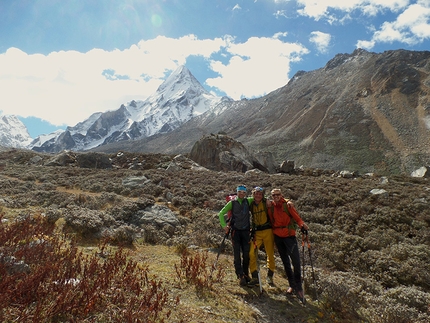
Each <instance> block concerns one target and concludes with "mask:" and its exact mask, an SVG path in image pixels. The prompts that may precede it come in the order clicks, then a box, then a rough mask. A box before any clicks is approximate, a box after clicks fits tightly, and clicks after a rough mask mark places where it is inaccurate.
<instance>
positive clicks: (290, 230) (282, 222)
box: [267, 197, 304, 238]
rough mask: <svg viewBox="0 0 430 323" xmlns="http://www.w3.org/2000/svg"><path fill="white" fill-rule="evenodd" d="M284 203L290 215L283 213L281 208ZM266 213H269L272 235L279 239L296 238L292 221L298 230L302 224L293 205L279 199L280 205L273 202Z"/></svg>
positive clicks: (283, 199)
mask: <svg viewBox="0 0 430 323" xmlns="http://www.w3.org/2000/svg"><path fill="white" fill-rule="evenodd" d="M284 203H285V204H286V207H287V210H288V212H289V214H290V215H288V214H287V213H285V211H284V206H283V204H284ZM267 211H268V212H269V216H270V220H271V222H272V229H273V234H275V235H277V236H278V237H281V238H286V237H295V236H296V230H295V226H294V221H296V223H297V225H298V226H299V228H301V227H302V225H303V223H304V221H303V220H302V219H301V218H300V216H299V214H298V213H297V210H296V209H295V207H294V204H293V203H292V202H291V201H288V200H286V199H285V198H283V197H282V198H281V199H280V203H278V204H275V202H273V206H272V207H269V208H268V210H267ZM293 219H294V220H293Z"/></svg>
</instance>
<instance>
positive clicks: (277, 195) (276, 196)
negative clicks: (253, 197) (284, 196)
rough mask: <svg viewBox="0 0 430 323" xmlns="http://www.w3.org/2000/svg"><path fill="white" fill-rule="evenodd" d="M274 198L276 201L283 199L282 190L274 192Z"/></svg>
mask: <svg viewBox="0 0 430 323" xmlns="http://www.w3.org/2000/svg"><path fill="white" fill-rule="evenodd" d="M272 198H273V201H275V203H276V202H279V200H280V199H281V193H280V192H276V193H273V194H272Z"/></svg>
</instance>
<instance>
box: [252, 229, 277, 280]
mask: <svg viewBox="0 0 430 323" xmlns="http://www.w3.org/2000/svg"><path fill="white" fill-rule="evenodd" d="M262 244H263V245H264V250H266V256H267V268H269V269H270V270H271V271H273V272H275V239H274V237H273V232H272V229H266V230H261V231H255V235H254V241H252V240H251V248H250V250H249V269H250V271H251V274H252V273H253V272H254V271H257V259H256V258H255V248H257V249H260V246H261V245H262Z"/></svg>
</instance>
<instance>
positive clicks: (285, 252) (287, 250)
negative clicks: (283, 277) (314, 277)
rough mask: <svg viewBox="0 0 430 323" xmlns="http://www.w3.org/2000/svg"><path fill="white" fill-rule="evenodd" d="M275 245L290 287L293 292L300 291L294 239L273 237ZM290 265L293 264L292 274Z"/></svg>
mask: <svg viewBox="0 0 430 323" xmlns="http://www.w3.org/2000/svg"><path fill="white" fill-rule="evenodd" d="M275 244H276V248H278V252H279V255H280V256H281V260H282V263H283V264H284V269H285V273H286V274H287V278H288V283H289V284H290V287H291V288H293V289H294V290H295V291H301V290H302V278H301V274H300V253H299V247H298V245H297V239H296V237H287V238H281V237H278V236H277V235H275ZM290 260H291V261H290ZM291 263H292V264H293V269H294V272H293V270H292V269H291Z"/></svg>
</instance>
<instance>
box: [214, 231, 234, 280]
mask: <svg viewBox="0 0 430 323" xmlns="http://www.w3.org/2000/svg"><path fill="white" fill-rule="evenodd" d="M230 231H231V226H230V227H228V231H227V233H226V234H225V235H224V238H223V239H222V241H221V244H220V245H219V247H218V254H217V255H216V260H215V262H214V264H213V265H212V269H211V273H210V277H212V273H213V271H214V270H215V268H216V265H217V263H218V258H219V255H220V254H221V251H222V250H223V249H224V244H225V239H227V238H228V236H229V235H230Z"/></svg>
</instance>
